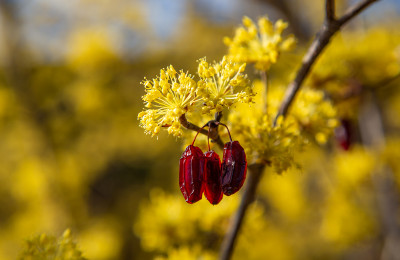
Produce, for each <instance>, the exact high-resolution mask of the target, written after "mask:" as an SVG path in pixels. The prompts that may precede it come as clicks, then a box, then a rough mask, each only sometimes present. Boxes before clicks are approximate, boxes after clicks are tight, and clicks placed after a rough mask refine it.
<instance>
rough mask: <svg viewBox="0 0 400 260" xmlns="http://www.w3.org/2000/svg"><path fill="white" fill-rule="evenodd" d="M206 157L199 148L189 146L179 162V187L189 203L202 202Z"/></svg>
mask: <svg viewBox="0 0 400 260" xmlns="http://www.w3.org/2000/svg"><path fill="white" fill-rule="evenodd" d="M204 166H205V156H204V154H203V152H202V151H201V149H200V148H199V147H196V146H193V145H189V146H188V147H186V150H185V151H184V152H183V154H182V157H181V159H180V160H179V187H180V189H181V192H182V194H183V197H184V198H185V200H186V202H187V203H190V204H192V203H195V202H196V201H199V200H201V197H202V195H203V191H204V185H203V177H204Z"/></svg>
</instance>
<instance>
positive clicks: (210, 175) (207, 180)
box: [204, 150, 223, 205]
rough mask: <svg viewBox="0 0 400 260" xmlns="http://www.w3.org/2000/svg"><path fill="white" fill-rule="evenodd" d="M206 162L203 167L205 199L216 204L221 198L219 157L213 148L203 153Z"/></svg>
mask: <svg viewBox="0 0 400 260" xmlns="http://www.w3.org/2000/svg"><path fill="white" fill-rule="evenodd" d="M204 155H205V157H206V164H205V169H204V184H205V190H204V195H206V198H207V200H208V201H209V202H210V203H211V204H213V205H216V204H218V203H219V202H220V201H221V200H222V196H223V193H222V187H221V159H220V158H219V156H218V154H217V153H216V152H214V151H213V150H211V151H208V152H205V153H204Z"/></svg>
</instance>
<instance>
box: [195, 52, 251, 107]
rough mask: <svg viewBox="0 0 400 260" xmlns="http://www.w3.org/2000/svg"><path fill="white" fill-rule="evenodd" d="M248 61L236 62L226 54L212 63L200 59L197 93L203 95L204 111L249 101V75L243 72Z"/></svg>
mask: <svg viewBox="0 0 400 260" xmlns="http://www.w3.org/2000/svg"><path fill="white" fill-rule="evenodd" d="M245 69H246V63H234V62H232V61H229V60H227V59H226V57H225V56H224V57H223V59H222V61H220V62H218V63H217V62H214V63H213V64H212V65H210V64H209V63H208V62H207V61H206V59H205V58H203V59H201V60H199V67H198V74H199V77H200V80H199V82H198V88H197V92H196V93H197V94H198V95H199V96H201V97H202V99H203V101H204V104H203V107H202V112H203V113H205V114H206V113H210V112H220V111H222V110H223V109H224V108H229V107H230V106H232V105H233V104H234V103H236V102H242V103H249V102H251V101H252V97H253V96H254V93H253V92H252V90H251V88H250V86H249V82H248V79H247V75H245V74H243V72H244V70H245Z"/></svg>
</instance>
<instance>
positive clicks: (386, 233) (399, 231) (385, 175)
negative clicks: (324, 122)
mask: <svg viewBox="0 0 400 260" xmlns="http://www.w3.org/2000/svg"><path fill="white" fill-rule="evenodd" d="M358 122H359V127H360V129H359V130H360V133H361V139H362V142H363V143H364V145H365V146H366V147H368V148H371V149H374V150H376V151H381V150H382V149H383V148H384V147H385V142H386V141H385V139H386V138H385V129H384V128H385V127H384V125H383V120H382V115H381V112H380V108H379V106H378V104H377V100H376V98H375V95H374V93H373V92H372V91H367V93H365V95H364V102H363V104H362V107H361V109H360V114H359V118H358ZM378 167H379V168H378ZM371 179H372V183H373V184H374V188H375V193H376V197H377V201H376V203H377V208H378V210H379V215H380V222H381V226H382V229H381V230H382V233H383V234H382V236H383V238H384V239H383V240H384V241H383V247H382V251H381V256H380V259H382V260H390V259H398V257H399V256H400V248H399V246H398V245H399V243H400V226H399V224H398V220H397V216H398V214H399V203H400V201H399V198H400V193H399V191H398V189H397V187H396V181H395V179H396V178H395V176H394V174H393V170H392V169H391V168H390V167H389V166H388V165H386V164H385V163H383V165H379V166H377V169H375V171H373V172H372V174H371Z"/></svg>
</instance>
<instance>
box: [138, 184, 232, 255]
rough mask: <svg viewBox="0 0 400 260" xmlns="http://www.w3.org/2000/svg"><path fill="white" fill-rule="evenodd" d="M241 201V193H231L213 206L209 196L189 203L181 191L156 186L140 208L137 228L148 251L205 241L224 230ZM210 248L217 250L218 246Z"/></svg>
mask: <svg viewBox="0 0 400 260" xmlns="http://www.w3.org/2000/svg"><path fill="white" fill-rule="evenodd" d="M238 202H239V198H238V196H230V197H225V198H224V200H223V201H222V202H221V203H219V204H218V206H217V207H210V204H209V203H208V202H207V200H201V201H199V202H197V203H196V204H195V205H188V204H187V203H186V202H185V200H184V199H183V198H182V195H180V194H167V193H165V192H163V191H162V190H159V189H154V190H152V191H151V193H150V201H146V202H144V203H143V204H142V206H141V208H140V211H139V214H138V219H137V220H136V222H135V224H134V227H133V228H134V232H135V234H136V235H138V236H139V237H140V238H141V244H142V247H143V248H144V249H145V250H147V251H154V250H157V251H161V252H168V251H170V250H171V249H172V248H174V247H176V246H177V245H180V246H184V245H191V246H194V245H196V244H206V243H207V241H209V240H210V239H216V238H221V237H222V236H223V235H224V234H225V231H226V229H227V227H228V225H229V217H230V216H231V214H233V212H234V211H235V209H236V207H237V205H238ZM209 249H212V250H217V249H218V246H217V245H216V247H215V248H209ZM183 259H185V258H183Z"/></svg>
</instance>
